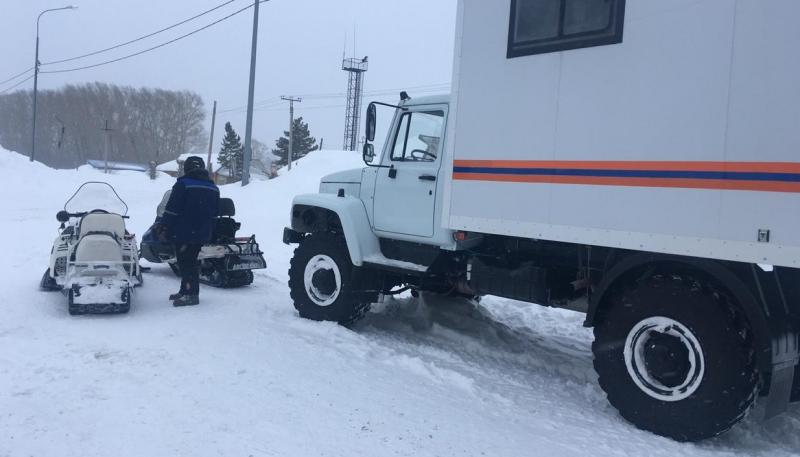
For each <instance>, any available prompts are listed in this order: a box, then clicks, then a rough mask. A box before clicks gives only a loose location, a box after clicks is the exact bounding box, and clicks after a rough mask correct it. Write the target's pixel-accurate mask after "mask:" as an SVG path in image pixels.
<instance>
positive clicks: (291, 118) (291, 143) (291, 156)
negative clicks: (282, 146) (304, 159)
mask: <svg viewBox="0 0 800 457" xmlns="http://www.w3.org/2000/svg"><path fill="white" fill-rule="evenodd" d="M281 100H284V101H287V102H289V151H288V153H287V154H286V161H287V162H288V164H289V170H288V171H292V159H294V151H293V149H294V128H293V127H294V102H297V103H300V102H302V101H303V99H302V98H295V97H281Z"/></svg>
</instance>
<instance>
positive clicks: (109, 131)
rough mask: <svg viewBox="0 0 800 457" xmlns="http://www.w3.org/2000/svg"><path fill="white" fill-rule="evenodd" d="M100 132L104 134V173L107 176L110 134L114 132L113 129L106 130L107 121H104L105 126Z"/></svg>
mask: <svg viewBox="0 0 800 457" xmlns="http://www.w3.org/2000/svg"><path fill="white" fill-rule="evenodd" d="M102 130H103V132H105V134H106V148H105V149H106V151H105V153H104V157H105V162H106V169H105V173H106V174H108V151H109V149H111V132H113V131H114V129H111V128H108V119H106V126H105V127H104V128H103V129H102Z"/></svg>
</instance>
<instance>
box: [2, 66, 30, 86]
mask: <svg viewBox="0 0 800 457" xmlns="http://www.w3.org/2000/svg"><path fill="white" fill-rule="evenodd" d="M29 71H33V67H31V68H28V69H27V70H25V71H23V72H22V73H18V74H16V75H14V76H12V77H10V78H8V79H5V80H3V81H0V85H3V84H5V83H7V82H10V81H13V80H15V79H17V78H19V77H20V76H22V75H24V74H25V73H28V72H29Z"/></svg>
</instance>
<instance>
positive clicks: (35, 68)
mask: <svg viewBox="0 0 800 457" xmlns="http://www.w3.org/2000/svg"><path fill="white" fill-rule="evenodd" d="M76 9H78V7H77V6H74V5H68V6H64V7H61V8H52V9H49V10H44V11H42V12H41V13H39V17H38V18H36V60H35V61H34V64H33V127H32V128H31V162H33V160H34V158H35V156H36V98H37V95H38V91H37V89H38V88H39V65H40V63H39V21H40V20H42V16H43V15H44V13H49V12H51V11H61V10H76Z"/></svg>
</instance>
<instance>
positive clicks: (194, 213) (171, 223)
mask: <svg viewBox="0 0 800 457" xmlns="http://www.w3.org/2000/svg"><path fill="white" fill-rule="evenodd" d="M218 215H219V189H218V188H217V186H216V185H215V184H214V183H213V182H212V181H211V179H210V178H209V177H208V172H207V171H206V170H202V169H201V170H192V171H191V172H189V173H188V174H187V175H185V176H181V177H180V178H178V181H177V182H176V183H175V185H174V186H172V194H171V195H170V197H169V201H168V202H167V207H166V209H165V210H164V216H163V221H162V222H163V224H164V225H165V226H166V227H167V233H168V234H169V238H170V239H171V240H172V241H173V242H175V243H182V244H205V243H208V242H209V241H211V232H212V230H213V228H214V220H215V219H216V217H217V216H218Z"/></svg>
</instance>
